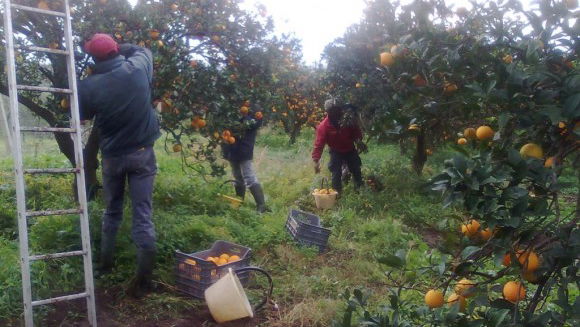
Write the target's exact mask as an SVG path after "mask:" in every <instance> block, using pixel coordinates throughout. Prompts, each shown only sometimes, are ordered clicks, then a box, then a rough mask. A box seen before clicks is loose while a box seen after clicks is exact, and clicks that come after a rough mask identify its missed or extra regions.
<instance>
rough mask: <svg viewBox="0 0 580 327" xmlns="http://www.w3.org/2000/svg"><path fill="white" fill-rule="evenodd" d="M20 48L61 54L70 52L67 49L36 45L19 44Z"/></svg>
mask: <svg viewBox="0 0 580 327" xmlns="http://www.w3.org/2000/svg"><path fill="white" fill-rule="evenodd" d="M17 48H18V49H23V50H30V51H39V52H48V53H54V54H61V55H65V56H66V55H68V54H69V52H68V51H66V50H58V49H51V48H42V47H35V46H18V47H17Z"/></svg>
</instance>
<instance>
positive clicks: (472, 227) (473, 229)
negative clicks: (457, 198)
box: [461, 219, 481, 237]
mask: <svg viewBox="0 0 580 327" xmlns="http://www.w3.org/2000/svg"><path fill="white" fill-rule="evenodd" d="M480 226H481V225H480V224H479V222H478V221H477V220H475V219H472V220H470V221H469V222H467V223H466V224H461V232H462V233H463V235H465V236H467V237H473V236H475V235H476V234H477V232H478V231H479V227H480Z"/></svg>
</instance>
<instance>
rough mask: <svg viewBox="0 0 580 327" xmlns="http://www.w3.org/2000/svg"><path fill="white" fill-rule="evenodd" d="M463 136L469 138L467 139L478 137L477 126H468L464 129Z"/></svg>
mask: <svg viewBox="0 0 580 327" xmlns="http://www.w3.org/2000/svg"><path fill="white" fill-rule="evenodd" d="M463 137H465V138H467V139H474V138H476V137H477V136H476V133H475V128H473V127H468V128H466V129H465V130H464V131H463Z"/></svg>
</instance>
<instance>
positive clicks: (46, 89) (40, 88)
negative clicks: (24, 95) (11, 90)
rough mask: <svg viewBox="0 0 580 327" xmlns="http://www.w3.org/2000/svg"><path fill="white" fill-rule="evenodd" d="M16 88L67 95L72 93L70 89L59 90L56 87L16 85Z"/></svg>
mask: <svg viewBox="0 0 580 327" xmlns="http://www.w3.org/2000/svg"><path fill="white" fill-rule="evenodd" d="M16 88H17V89H19V90H25V91H37V92H52V93H69V94H70V93H72V91H71V90H70V89H59V88H56V87H46V86H32V85H16Z"/></svg>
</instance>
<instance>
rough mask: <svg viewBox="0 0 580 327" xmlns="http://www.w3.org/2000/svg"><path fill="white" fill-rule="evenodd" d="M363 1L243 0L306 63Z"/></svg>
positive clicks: (355, 16) (456, 0) (357, 14)
mask: <svg viewBox="0 0 580 327" xmlns="http://www.w3.org/2000/svg"><path fill="white" fill-rule="evenodd" d="M129 1H130V2H136V0H129ZM411 1H412V0H403V1H401V2H403V3H407V2H411ZM530 1H531V0H524V1H523V2H524V3H526V2H530ZM364 2H365V1H364V0H244V2H243V3H242V8H246V9H252V8H255V6H256V4H258V3H261V4H263V5H265V6H266V8H267V10H268V14H269V15H271V16H272V17H273V18H274V23H275V25H276V30H277V32H278V33H294V35H295V36H296V37H297V38H299V39H301V40H302V46H303V52H304V59H305V60H306V62H307V63H312V62H314V61H316V60H318V59H319V58H320V55H321V53H322V51H323V50H324V47H325V46H326V45H327V44H328V43H330V42H332V41H333V40H334V39H336V38H337V37H340V36H341V35H342V34H343V33H344V32H345V30H346V28H347V27H348V26H350V25H352V24H354V23H357V22H359V21H360V19H361V18H362V15H363V10H364V8H365V4H364ZM448 3H450V4H453V6H454V8H457V7H462V6H463V7H466V8H468V9H469V8H471V6H470V5H469V2H468V1H467V0H448Z"/></svg>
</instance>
